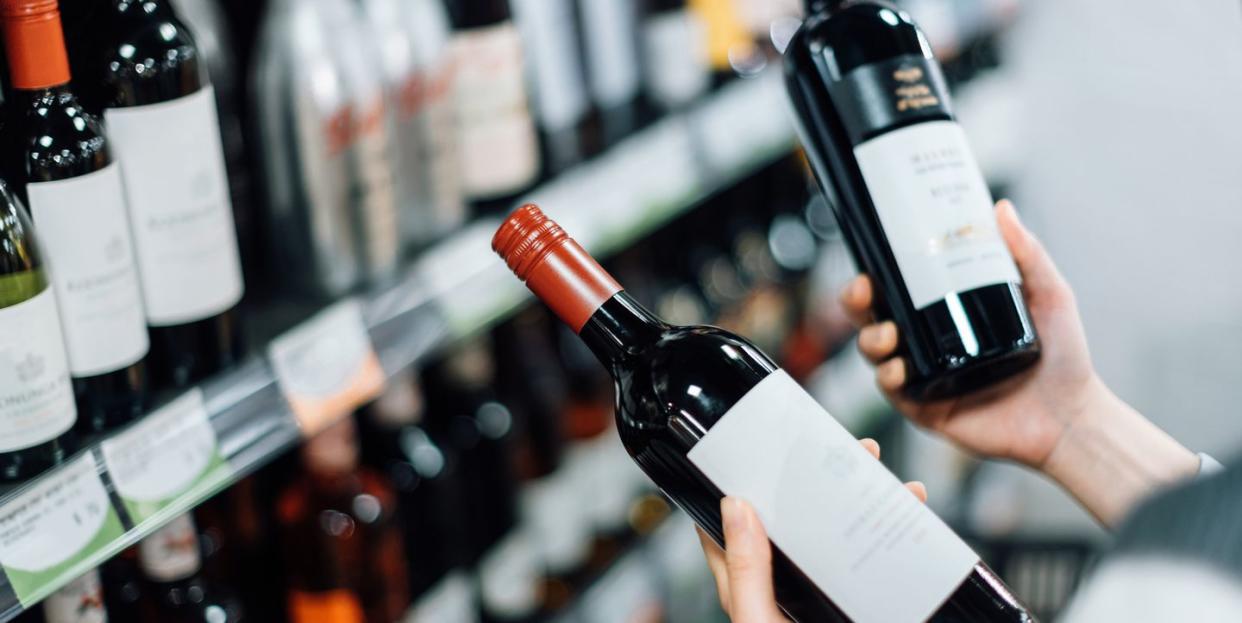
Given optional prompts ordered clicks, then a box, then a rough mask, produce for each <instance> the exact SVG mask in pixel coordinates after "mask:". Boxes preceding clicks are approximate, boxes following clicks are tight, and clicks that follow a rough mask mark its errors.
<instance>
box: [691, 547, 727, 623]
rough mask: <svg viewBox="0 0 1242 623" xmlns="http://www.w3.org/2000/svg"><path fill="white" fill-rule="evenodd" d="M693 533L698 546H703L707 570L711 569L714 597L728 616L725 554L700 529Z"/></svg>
mask: <svg viewBox="0 0 1242 623" xmlns="http://www.w3.org/2000/svg"><path fill="white" fill-rule="evenodd" d="M694 531H695V532H698V533H699V545H701V546H703V555H704V556H706V557H707V568H708V569H711V571H712V578H713V579H715V580H716V596H717V597H718V598H719V599H720V609H721V610H724V611H725V614H728V613H729V570H728V569H727V568H726V564H725V553H724V551H723V550H721V549H720V546H719V545H716V542H715V541H713V540H712V537H710V536H707V533H706V532H703V529H702V528H699V527H698V526H695V528H694Z"/></svg>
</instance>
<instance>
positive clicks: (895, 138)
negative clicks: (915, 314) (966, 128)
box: [854, 121, 1022, 309]
mask: <svg viewBox="0 0 1242 623" xmlns="http://www.w3.org/2000/svg"><path fill="white" fill-rule="evenodd" d="M854 152H855V154H856V155H857V157H858V165H859V167H860V168H861V169H862V174H863V179H864V180H865V181H866V182H867V190H868V191H869V192H870V194H871V199H872V201H873V202H874V203H875V209H876V212H877V213H878V214H879V217H880V224H881V225H883V226H884V234H885V235H886V236H887V237H888V243H889V246H890V247H892V249H893V255H894V256H895V257H896V258H897V266H898V267H899V268H900V269H901V276H902V277H903V278H904V279H905V282H906V289H907V290H908V291H909V293H910V298H911V300H912V301H913V302H914V306H915V307H916V308H918V309H922V308H924V307H927V306H928V305H931V304H932V303H935V302H937V301H940V300H943V299H944V298H945V297H946V296H947V295H951V294H955V293H958V292H965V291H968V290H973V289H975V288H980V287H983V286H987V285H993V284H998V283H1007V282H1014V283H1020V282H1021V281H1022V278H1021V276H1020V275H1019V274H1018V268H1017V266H1016V265H1015V264H1014V262H1013V257H1012V256H1010V255H1009V249H1008V248H1007V247H1006V246H1005V241H1004V239H1002V238H1001V235H1000V230H999V229H997V226H996V216H995V215H994V214H993V210H992V195H991V193H990V192H989V191H988V187H987V183H986V182H984V179H983V174H982V173H981V172H980V170H979V165H978V164H977V163H976V162H975V157H974V154H973V153H972V152H971V151H970V145H968V144H967V143H966V134H965V133H964V132H962V128H961V126H959V125H958V124H957V123H954V122H952V121H932V122H928V123H920V124H917V125H913V126H910V127H906V128H902V129H900V130H896V131H893V132H889V133H888V134H884V135H883V136H879V137H877V138H874V139H871V140H869V141H867V142H865V143H863V144H861V145H859V146H858V147H857V148H856V149H855V150H854Z"/></svg>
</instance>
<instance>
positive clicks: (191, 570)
mask: <svg viewBox="0 0 1242 623" xmlns="http://www.w3.org/2000/svg"><path fill="white" fill-rule="evenodd" d="M138 565H139V566H140V567H142V571H143V573H146V574H147V577H149V578H151V579H152V580H155V581H156V582H176V581H177V580H184V579H186V578H188V577H190V576H192V575H194V574H195V573H198V570H199V569H200V568H201V567H202V566H203V561H202V551H201V550H200V549H199V545H198V529H197V528H195V527H194V520H193V519H191V518H190V515H189V513H185V514H182V515H178V516H177V517H176V518H174V519H173V520H172V521H170V522H168V525H166V526H164V527H163V528H160V529H159V530H156V531H155V532H153V533H152V534H151V536H149V537H147V538H145V539H143V540H141V541H139V542H138Z"/></svg>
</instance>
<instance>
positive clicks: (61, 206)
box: [3, 0, 150, 433]
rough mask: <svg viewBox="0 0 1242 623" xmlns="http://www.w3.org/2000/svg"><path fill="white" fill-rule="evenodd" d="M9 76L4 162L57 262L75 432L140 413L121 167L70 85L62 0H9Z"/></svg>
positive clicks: (141, 360)
mask: <svg viewBox="0 0 1242 623" xmlns="http://www.w3.org/2000/svg"><path fill="white" fill-rule="evenodd" d="M3 9H4V16H3V17H4V31H5V38H4V41H5V45H6V49H7V50H8V58H9V59H10V60H9V73H10V76H11V79H12V83H13V89H12V91H11V100H10V101H9V102H8V106H9V109H8V110H9V113H10V117H9V122H10V125H9V135H8V139H9V140H8V141H7V143H8V144H7V145H6V153H5V159H6V160H8V161H9V162H11V163H12V164H11V166H10V167H9V168H10V169H11V172H10V177H11V179H12V180H13V181H14V190H15V191H17V192H18V193H19V194H24V195H25V197H26V200H27V202H28V203H29V205H30V209H31V216H32V217H33V218H34V219H35V221H36V223H38V226H39V231H40V235H41V237H42V241H43V244H44V248H45V249H46V250H47V262H48V264H49V265H50V266H51V277H52V285H53V287H54V289H55V290H56V298H57V300H58V301H59V303H60V322H61V327H62V329H63V331H64V336H65V343H66V346H67V347H68V351H69V370H70V373H71V374H72V375H73V389H74V395H75V397H76V401H77V408H78V430H79V431H81V432H83V433H93V432H100V431H103V430H106V429H109V428H112V427H115V426H117V425H120V424H124V423H126V422H128V421H130V420H132V419H134V418H136V417H138V416H139V415H141V414H142V411H143V407H144V405H145V402H146V393H147V367H146V357H147V351H148V350H149V347H150V342H149V340H148V337H147V327H146V318H145V316H144V315H143V305H142V292H141V290H140V289H139V285H138V283H139V282H138V272H137V269H136V267H135V262H134V247H133V239H132V238H131V236H130V222H129V213H128V210H127V206H126V200H125V191H124V189H123V187H122V182H121V170H120V167H119V166H118V165H117V164H116V162H114V161H113V159H112V151H111V145H110V143H109V141H108V138H107V137H106V136H105V135H104V132H103V128H102V127H101V124H100V123H99V121H98V120H97V119H96V118H95V117H94V116H93V115H90V114H88V113H86V112H84V111H83V110H82V105H81V104H80V103H78V100H77V97H76V96H75V95H74V93H73V91H72V90H71V88H70V85H69V62H68V57H67V54H66V52H65V41H64V36H63V34H62V31H61V22H60V14H59V12H58V11H57V8H56V3H55V2H46V1H39V0H10V1H7V2H5V3H4V4H3Z"/></svg>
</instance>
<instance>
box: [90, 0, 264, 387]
mask: <svg viewBox="0 0 1242 623" xmlns="http://www.w3.org/2000/svg"><path fill="white" fill-rule="evenodd" d="M101 11H102V15H100V16H99V17H100V20H99V23H98V24H97V25H96V27H95V28H96V32H95V33H94V34H95V35H96V38H97V46H98V47H96V48H94V52H93V53H91V54H89V55H86V56H89V59H90V60H89V65H88V66H89V70H88V71H87V72H82V71H79V72H77V73H78V78H79V80H80V81H81V82H84V83H87V84H89V85H91V86H92V87H93V90H94V91H96V92H97V93H98V99H99V102H100V103H101V105H102V106H103V108H104V109H105V110H104V122H105V123H106V125H107V128H108V135H109V137H110V138H111V139H112V148H113V150H114V152H115V153H116V156H117V160H118V161H119V162H120V165H121V173H122V178H123V179H124V182H125V191H126V196H127V197H128V200H129V209H130V223H131V228H132V230H133V237H134V247H135V251H136V254H137V262H138V275H139V277H140V279H141V284H142V292H143V298H144V302H145V308H146V313H147V324H148V325H149V326H150V329H151V330H150V336H151V355H150V359H149V360H148V369H149V370H150V372H151V375H152V381H153V382H154V383H155V384H156V385H159V386H161V387H162V386H173V387H181V386H185V385H187V384H189V383H192V382H195V381H197V380H200V379H202V378H204V377H206V376H208V375H210V374H213V373H215V372H217V371H219V370H221V369H223V368H225V367H227V366H229V365H232V364H233V363H234V362H235V361H237V359H238V358H239V357H240V356H241V351H242V349H241V332H240V330H239V327H238V312H237V309H236V307H237V304H238V302H239V301H240V300H241V298H242V292H243V284H242V274H241V261H240V259H239V257H238V250H237V236H236V232H235V230H234V227H233V211H232V204H231V201H230V198H229V188H228V175H227V173H226V172H225V164H224V155H223V148H222V146H221V138H220V124H219V122H218V119H217V114H216V103H215V99H214V97H215V96H214V90H213V89H212V87H211V85H210V84H209V83H208V82H207V80H206V71H205V68H204V67H203V65H202V58H201V56H200V54H199V52H198V48H197V46H196V45H195V43H194V38H193V36H192V35H191V34H190V32H189V31H188V30H187V29H186V28H185V26H184V25H183V24H182V23H181V22H180V21H179V20H178V19H177V17H176V15H175V14H174V13H173V10H172V8H171V7H169V5H168V4H167V0H144V1H143V2H134V1H133V0H110V1H109V2H107V6H106V8H103V9H101ZM156 59H159V60H158V61H157V60H156Z"/></svg>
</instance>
